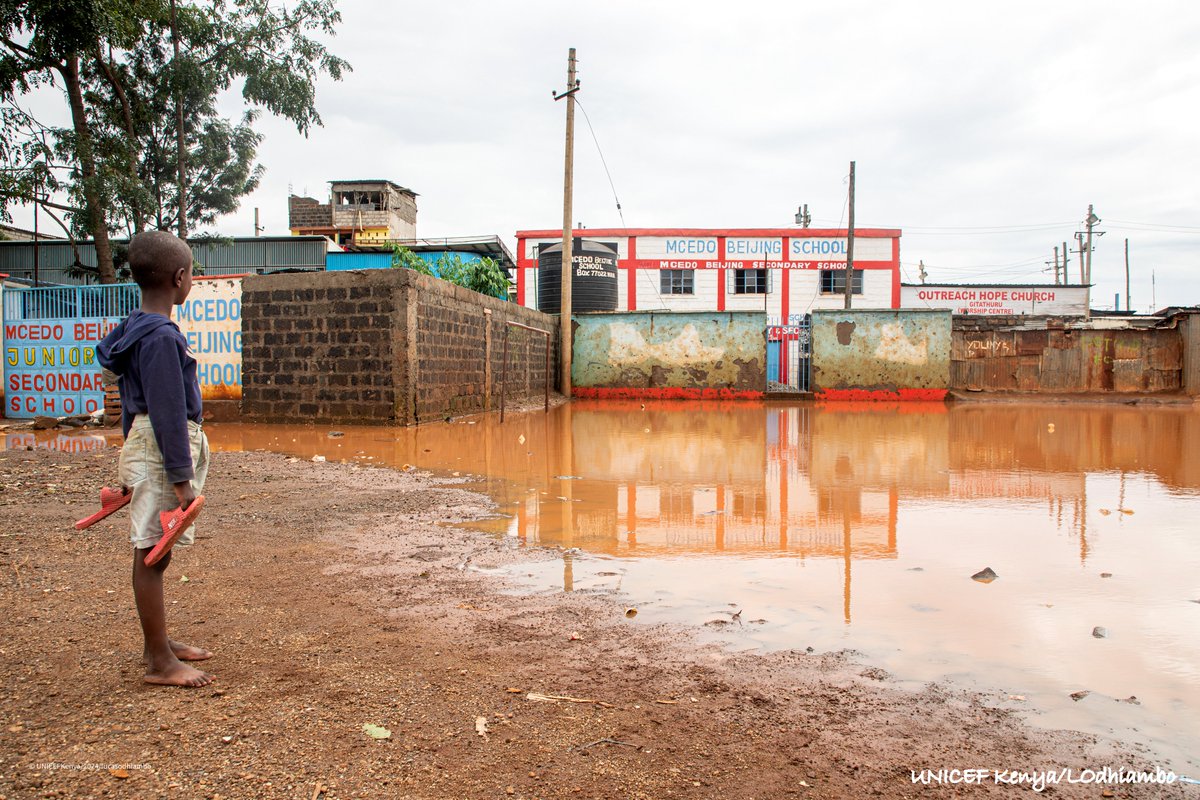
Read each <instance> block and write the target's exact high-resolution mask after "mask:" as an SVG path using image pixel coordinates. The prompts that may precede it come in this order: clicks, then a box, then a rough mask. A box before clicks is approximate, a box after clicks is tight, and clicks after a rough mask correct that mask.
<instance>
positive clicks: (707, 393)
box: [571, 386, 763, 400]
mask: <svg viewBox="0 0 1200 800" xmlns="http://www.w3.org/2000/svg"><path fill="white" fill-rule="evenodd" d="M571 394H572V395H573V396H574V397H586V398H598V399H604V400H646V399H648V400H761V399H762V398H763V393H762V392H758V391H741V390H737V389H696V388H688V389H685V388H682V387H677V386H664V387H661V388H657V389H650V388H632V387H630V388H613V387H590V386H573V387H571Z"/></svg>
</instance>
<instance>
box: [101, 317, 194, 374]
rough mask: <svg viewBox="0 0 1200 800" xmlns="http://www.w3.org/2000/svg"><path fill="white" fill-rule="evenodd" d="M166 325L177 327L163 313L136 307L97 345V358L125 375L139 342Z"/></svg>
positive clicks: (107, 366)
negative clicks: (152, 312)
mask: <svg viewBox="0 0 1200 800" xmlns="http://www.w3.org/2000/svg"><path fill="white" fill-rule="evenodd" d="M164 325H170V326H172V327H175V323H173V322H171V320H170V319H168V318H167V317H164V316H163V315H162V314H150V313H147V312H145V311H142V310H141V309H140V308H135V309H134V310H133V311H131V312H130V314H129V316H128V317H126V318H125V319H123V320H121V323H120V324H119V325H117V327H115V328H113V329H112V330H111V331H109V332H108V334H107V335H106V336H105V337H104V338H103V339H101V340H100V342H99V343H98V344H97V345H96V360H98V361H99V362H100V366H102V367H104V368H105V369H110V370H112V371H113V372H115V373H117V374H118V375H124V374H125V373H126V372H128V370H129V361H130V358H132V356H133V354H134V352H135V347H136V345H137V343H138V342H140V341H141V340H142V339H144V338H146V337H147V336H148V335H150V334H151V333H154V332H155V331H156V330H158V329H159V328H161V327H163V326H164Z"/></svg>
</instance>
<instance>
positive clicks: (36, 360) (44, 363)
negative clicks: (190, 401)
mask: <svg viewBox="0 0 1200 800" xmlns="http://www.w3.org/2000/svg"><path fill="white" fill-rule="evenodd" d="M111 288H114V289H117V288H121V289H126V290H127V291H128V292H129V293H130V298H132V301H131V302H125V303H122V308H121V310H122V311H124V310H125V308H124V307H125V306H128V307H129V308H133V307H136V305H137V301H136V287H111ZM88 290H93V291H94V287H69V288H66V287H64V288H61V289H58V288H56V289H50V290H45V289H43V290H38V289H34V290H9V291H6V292H5V295H6V297H5V303H4V308H5V314H4V414H3V416H6V417H10V418H13V419H30V418H32V417H36V416H48V417H65V416H74V415H78V414H92V413H94V412H96V411H99V410H100V409H102V408H103V407H104V388H103V385H102V382H101V376H100V364H99V363H98V362H97V361H96V343H97V342H99V341H100V339H102V338H103V337H104V336H105V334H107V333H108V332H109V331H111V330H112V329H113V328H114V327H116V326H117V324H119V323H120V321H121V319H122V318H123V317H124V314H122V315H120V316H87V312H88V310H89V309H88V303H87V302H86V300H85V299H82V298H84V294H85V293H86V292H87V291H88ZM38 292H43V293H52V292H60V293H65V294H66V295H67V296H70V295H71V293H74V297H76V298H81V299H77V300H75V301H74V302H71V301H68V302H63V303H61V305H60V308H61V309H62V311H61V313H63V314H68V313H70V314H71V315H70V316H62V317H58V318H56V317H54V316H53V314H54V311H53V310H51V311H47V310H46V309H47V308H50V307H51V306H50V305H49V304H46V303H44V302H43V301H42V300H41V299H40V298H41V297H48V296H49V294H43V295H41V296H39V295H38V294H37V293H38ZM22 295H23V296H24V297H22ZM33 298H39V299H36V300H35V299H33ZM39 304H40V305H41V313H31V314H26V313H23V312H25V311H28V310H30V309H31V308H33V309H36V308H38V306H39ZM95 305H97V306H99V305H100V304H99V303H97V304H95ZM79 312H83V313H82V314H81V313H79ZM26 316H30V317H36V318H32V319H23V318H22V317H26ZM173 319H174V321H175V324H177V325H178V326H179V329H180V330H181V331H182V332H183V334H184V336H185V337H186V338H187V342H188V349H189V350H190V351H191V353H192V357H193V358H195V359H196V361H197V377H198V378H199V381H200V393H201V395H202V396H203V397H204V399H205V400H215V399H238V398H240V397H241V395H242V282H241V280H240V279H236V278H234V279H231V278H215V279H198V280H197V281H196V282H195V283H194V284H193V286H192V292H191V294H190V295H189V296H188V299H187V301H186V302H185V303H184V304H183V305H181V306H176V308H175V314H174V316H173Z"/></svg>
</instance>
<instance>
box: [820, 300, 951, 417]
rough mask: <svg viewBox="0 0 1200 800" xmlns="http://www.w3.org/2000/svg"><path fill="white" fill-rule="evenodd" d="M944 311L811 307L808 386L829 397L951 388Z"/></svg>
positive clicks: (924, 395)
mask: <svg viewBox="0 0 1200 800" xmlns="http://www.w3.org/2000/svg"><path fill="white" fill-rule="evenodd" d="M951 322H952V317H951V314H950V312H949V311H923V310H895V311H892V310H861V311H855V310H850V311H846V310H842V311H822V310H818V311H814V312H813V322H812V341H813V356H812V359H813V361H812V386H813V392H814V393H815V394H816V395H817V396H818V397H824V398H829V399H846V400H856V399H866V400H875V399H878V400H894V399H914V400H917V399H924V400H936V399H940V398H942V397H944V396H945V394H946V390H947V389H948V388H949V386H950V331H951Z"/></svg>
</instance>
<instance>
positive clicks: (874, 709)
mask: <svg viewBox="0 0 1200 800" xmlns="http://www.w3.org/2000/svg"><path fill="white" fill-rule="evenodd" d="M117 452H118V451H117V450H116V449H112V448H110V449H108V450H105V451H102V452H98V453H87V454H78V455H66V454H61V453H56V452H50V451H46V450H35V451H24V450H22V451H12V452H4V453H0V613H2V614H3V615H4V617H5V619H6V623H5V626H4V636H3V638H2V640H0V675H3V676H4V680H3V681H0V716H2V724H0V795H2V796H3V797H5V798H25V797H136V798H157V797H163V798H166V797H171V798H175V797H186V798H259V797H263V798H268V797H281V798H282V797H286V798H303V799H304V800H313V798H320V797H323V798H349V797H375V798H380V797H383V798H387V797H396V798H491V797H495V798H509V797H514V798H579V797H582V798H667V797H684V798H782V797H816V798H861V797H897V798H902V797H917V796H929V795H937V796H958V795H962V796H988V797H990V796H999V795H1004V796H1013V795H1017V794H1024V793H1027V792H1029V791H1030V790H1029V789H1028V788H1025V787H1020V786H1007V785H1003V784H996V783H994V782H993V781H992V779H991V778H989V779H988V781H987V782H986V783H984V784H982V785H967V784H958V785H956V786H948V785H947V786H940V787H939V786H936V785H933V786H923V785H914V784H913V782H912V780H911V771H913V770H918V771H919V770H923V769H932V770H949V769H966V768H981V769H986V770H988V771H989V774H990V771H991V770H1005V769H1011V770H1026V771H1032V770H1048V769H1073V770H1075V771H1076V773H1077V774H1078V772H1079V771H1080V770H1083V769H1085V768H1099V767H1102V766H1106V765H1107V766H1112V767H1114V768H1115V767H1125V768H1133V767H1146V766H1149V765H1150V764H1151V761H1150V759H1148V758H1147V757H1145V755H1144V754H1142V755H1139V754H1136V753H1132V752H1128V751H1118V750H1115V749H1113V748H1112V747H1111V746H1109V745H1107V744H1106V743H1104V742H1101V741H1097V740H1096V739H1095V738H1093V737H1089V736H1085V735H1083V734H1077V733H1071V732H1049V731H1044V730H1040V729H1036V728H1032V727H1029V726H1027V725H1025V724H1024V723H1023V722H1022V721H1021V720H1019V719H1018V718H1016V717H1014V716H1012V715H1011V714H1010V713H1009V712H1006V711H1002V710H999V709H997V708H995V707H994V703H993V700H995V698H989V697H988V696H986V695H980V694H971V693H967V692H963V691H960V690H957V689H954V688H952V687H948V686H944V685H930V686H927V687H925V688H924V689H923V690H921V691H919V692H912V691H908V690H904V689H901V688H899V687H898V686H896V685H894V684H893V683H892V682H891V681H890V679H889V678H888V676H887V675H886V674H884V673H882V671H880V670H878V669H876V668H872V667H871V666H870V665H868V664H864V663H861V662H859V661H857V660H856V658H855V656H854V654H851V653H828V654H821V653H814V654H806V653H802V652H800V653H798V652H784V653H776V654H773V655H765V656H764V655H759V654H732V653H729V652H726V651H722V650H721V649H719V648H717V647H714V646H701V645H699V644H697V642H696V640H695V639H694V638H693V636H692V635H691V634H690V633H689V632H688V631H687V630H683V629H679V628H671V627H654V626H649V625H645V624H639V623H637V622H636V620H628V619H626V618H625V615H624V613H623V611H624V609H623V608H622V607H621V605H620V602H619V598H616V597H611V596H602V595H601V596H597V595H588V596H582V595H578V594H558V595H540V596H533V597H525V596H517V595H515V594H511V593H505V592H504V591H503V589H504V587H503V586H502V585H501V584H500V582H499V580H498V579H497V578H496V577H495V576H494V575H490V574H488V573H487V568H489V567H494V566H498V565H501V564H506V563H513V562H514V561H517V560H523V559H524V560H528V559H561V558H562V554H561V553H558V552H556V551H553V550H536V549H518V548H515V547H513V546H511V545H509V544H506V543H504V542H501V541H498V540H496V539H494V538H491V537H488V536H485V535H483V534H479V533H474V532H471V531H467V530H462V529H458V528H449V527H445V526H443V525H441V524H440V523H445V522H449V521H455V520H462V519H467V518H472V517H474V516H477V515H480V514H483V513H486V512H487V511H488V510H489V501H487V499H486V498H483V497H481V496H479V495H476V494H472V493H470V492H467V491H464V490H462V489H458V488H439V484H438V482H437V481H435V480H434V479H433V478H431V477H430V476H428V475H423V474H417V473H412V472H409V473H404V472H399V471H392V470H387V469H372V468H358V467H356V466H350V465H342V464H331V463H319V464H314V463H310V462H307V461H298V460H296V459H294V458H293V459H289V458H287V457H284V456H280V455H275V454H267V453H239V454H217V455H216V456H215V458H214V461H213V467H212V471H211V472H210V476H209V484H208V487H207V489H206V491H205V494H206V495H207V497H208V501H209V503H208V506H207V507H206V509H205V511H204V515H203V516H202V517H201V521H200V526H199V528H198V530H199V535H200V538H199V540H198V541H197V544H196V546H194V547H192V548H188V549H183V550H180V551H178V552H177V554H176V556H175V560H174V562H173V563H172V565H171V567H170V569H169V571H168V573H167V586H168V591H167V602H168V604H169V612H170V628H171V631H172V634H173V635H174V637H175V638H177V639H181V640H182V641H185V642H189V643H194V644H200V645H204V646H206V647H209V648H212V649H213V650H214V651H215V652H216V656H215V658H213V659H212V660H211V661H209V662H206V666H205V668H206V669H208V670H210V671H211V672H213V673H214V674H215V675H216V676H217V681H216V683H214V684H213V685H212V686H210V687H206V688H202V689H194V690H185V689H170V688H163V687H152V686H149V685H145V684H143V683H142V681H141V675H142V665H141V658H140V656H141V639H140V634H139V631H138V627H137V621H136V617H135V613H134V609H133V599H132V594H131V591H130V588H129V573H130V563H131V551H130V548H129V545H128V542H127V525H128V522H127V516H126V515H124V514H123V513H118V514H117V515H114V517H111V518H109V520H106V521H104V522H102V523H100V524H99V525H97V526H96V527H94V528H92V529H90V530H88V531H85V532H83V533H76V532H75V531H74V530H73V529H72V526H71V524H72V522H73V521H74V520H76V519H78V518H80V517H83V516H85V515H86V514H87V513H90V512H91V511H92V510H93V509H92V506H93V502H94V500H93V498H94V497H95V496H96V491H97V490H98V487H99V486H100V485H102V484H103V483H111V482H113V481H114V480H115V476H116V459H117ZM185 576H186V580H185ZM531 693H532V694H531ZM538 694H540V695H550V696H559V697H569V698H574V700H578V701H584V702H575V701H574V700H557V701H556V700H545V699H538V697H537V695H538ZM364 725H375V726H380V727H382V728H386V729H388V730H389V731H390V738H386V739H375V738H372V737H371V736H370V735H368V733H367V732H366V731H365V729H364ZM1196 788H1197V787H1194V786H1192V787H1185V786H1180V785H1175V786H1171V787H1156V786H1149V787H1146V786H1141V787H1139V786H1110V787H1105V786H1100V785H1091V784H1074V785H1067V784H1060V785H1058V786H1054V787H1052V788H1050V789H1047V790H1046V791H1045V792H1044V793H1043V795H1044V796H1047V797H1087V798H1099V797H1109V796H1115V797H1195V796H1197V795H1196V794H1195V791H1194V790H1195V789H1196ZM1189 789H1190V790H1193V791H1192V793H1191V794H1188V790H1189ZM1106 792H1110V793H1106ZM1026 796H1029V795H1026Z"/></svg>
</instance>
